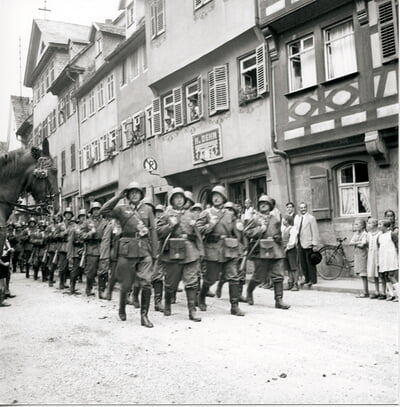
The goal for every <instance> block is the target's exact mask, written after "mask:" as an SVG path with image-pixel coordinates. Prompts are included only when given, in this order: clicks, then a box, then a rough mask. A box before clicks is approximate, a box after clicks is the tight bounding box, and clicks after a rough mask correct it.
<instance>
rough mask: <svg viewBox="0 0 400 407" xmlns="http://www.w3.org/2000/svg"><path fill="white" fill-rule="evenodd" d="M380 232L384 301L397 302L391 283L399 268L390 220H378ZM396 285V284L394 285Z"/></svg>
mask: <svg viewBox="0 0 400 407" xmlns="http://www.w3.org/2000/svg"><path fill="white" fill-rule="evenodd" d="M379 224H380V228H381V231H382V234H381V235H380V236H379V238H378V247H379V254H378V256H379V273H380V274H381V275H382V280H383V279H385V282H386V284H387V288H388V294H387V296H386V301H396V302H398V301H399V299H398V293H396V294H395V293H394V292H393V284H396V283H397V281H396V278H395V275H396V272H398V269H399V262H398V258H397V256H398V255H397V249H396V246H395V244H394V242H393V237H392V233H393V232H392V230H391V225H392V224H391V222H390V220H388V219H384V220H382V221H380V222H379ZM396 287H397V286H396Z"/></svg>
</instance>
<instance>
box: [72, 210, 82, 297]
mask: <svg viewBox="0 0 400 407" xmlns="http://www.w3.org/2000/svg"><path fill="white" fill-rule="evenodd" d="M85 221H86V209H80V210H79V212H78V223H76V224H75V226H74V227H73V228H72V230H71V234H70V242H69V245H70V246H69V251H68V261H69V263H70V264H72V269H71V276H70V283H69V284H70V285H69V293H70V294H71V295H73V294H78V292H77V291H76V290H75V286H76V281H77V279H78V276H79V273H80V269H81V268H83V266H84V260H85V259H84V256H85V253H84V247H83V238H82V227H83V223H84V222H85Z"/></svg>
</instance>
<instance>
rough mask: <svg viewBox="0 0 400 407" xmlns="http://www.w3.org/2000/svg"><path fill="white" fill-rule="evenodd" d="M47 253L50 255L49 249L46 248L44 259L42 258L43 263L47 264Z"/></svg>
mask: <svg viewBox="0 0 400 407" xmlns="http://www.w3.org/2000/svg"><path fill="white" fill-rule="evenodd" d="M47 253H48V248H47V247H46V249H45V251H44V253H43V257H42V263H46V259H47Z"/></svg>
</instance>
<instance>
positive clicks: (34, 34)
mask: <svg viewBox="0 0 400 407" xmlns="http://www.w3.org/2000/svg"><path fill="white" fill-rule="evenodd" d="M90 30H91V27H90V26H86V25H81V24H72V23H65V22H62V21H53V20H41V19H35V20H33V22H32V30H31V37H30V42H29V50H28V58H27V62H26V69H25V78H24V85H25V86H27V87H30V86H32V82H33V81H34V79H35V77H36V74H37V73H38V72H37V71H38V70H40V68H41V67H42V66H43V64H44V63H45V60H46V59H48V58H50V56H51V53H52V50H54V49H55V48H60V47H61V48H64V49H67V46H68V41H69V40H75V41H88V40H89V34H90ZM42 45H43V50H44V52H42V55H41V56H40V58H39V59H38V55H39V54H40V52H41V49H42ZM36 68H39V69H38V70H37V69H36ZM35 71H36V72H35Z"/></svg>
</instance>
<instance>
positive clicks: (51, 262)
mask: <svg viewBox="0 0 400 407" xmlns="http://www.w3.org/2000/svg"><path fill="white" fill-rule="evenodd" d="M63 220H64V218H63V216H62V215H61V213H59V214H57V215H56V216H55V217H54V218H53V220H52V222H51V223H50V225H49V226H47V229H46V235H47V253H48V256H47V265H46V267H47V269H48V270H49V287H53V284H54V283H55V281H54V272H55V270H56V268H57V262H58V247H59V243H58V241H57V238H56V235H55V232H56V227H57V225H58V224H59V223H61V222H62V221H63Z"/></svg>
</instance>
